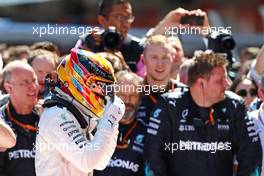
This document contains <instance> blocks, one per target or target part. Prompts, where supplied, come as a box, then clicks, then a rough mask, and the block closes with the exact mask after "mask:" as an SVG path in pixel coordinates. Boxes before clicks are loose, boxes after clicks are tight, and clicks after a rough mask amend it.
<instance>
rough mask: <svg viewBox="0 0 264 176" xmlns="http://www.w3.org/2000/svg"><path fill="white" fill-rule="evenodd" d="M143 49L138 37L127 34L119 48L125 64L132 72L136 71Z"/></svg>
mask: <svg viewBox="0 0 264 176" xmlns="http://www.w3.org/2000/svg"><path fill="white" fill-rule="evenodd" d="M143 50H144V47H143V46H142V45H140V40H139V38H137V37H135V36H132V35H130V34H128V35H127V37H126V38H125V40H124V43H123V45H122V46H121V48H120V51H121V53H122V55H123V56H124V59H125V61H126V64H127V65H128V66H129V67H130V69H131V70H132V71H133V72H136V71H137V67H136V66H137V63H138V61H139V60H140V55H141V54H142V53H143Z"/></svg>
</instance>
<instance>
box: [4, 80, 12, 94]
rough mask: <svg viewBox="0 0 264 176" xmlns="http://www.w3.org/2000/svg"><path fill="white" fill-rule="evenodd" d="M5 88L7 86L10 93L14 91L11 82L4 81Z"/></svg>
mask: <svg viewBox="0 0 264 176" xmlns="http://www.w3.org/2000/svg"><path fill="white" fill-rule="evenodd" d="M4 88H5V90H6V92H7V93H10V92H11V91H12V86H11V84H10V83H7V82H5V83H4Z"/></svg>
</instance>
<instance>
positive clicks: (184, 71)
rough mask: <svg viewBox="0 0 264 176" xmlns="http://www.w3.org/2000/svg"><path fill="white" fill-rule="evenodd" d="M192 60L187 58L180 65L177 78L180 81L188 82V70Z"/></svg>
mask: <svg viewBox="0 0 264 176" xmlns="http://www.w3.org/2000/svg"><path fill="white" fill-rule="evenodd" d="M192 62H193V60H192V59H187V60H185V61H184V62H183V63H182V64H181V66H180V69H179V78H180V82H181V83H183V84H188V71H189V67H190V65H191V64H192Z"/></svg>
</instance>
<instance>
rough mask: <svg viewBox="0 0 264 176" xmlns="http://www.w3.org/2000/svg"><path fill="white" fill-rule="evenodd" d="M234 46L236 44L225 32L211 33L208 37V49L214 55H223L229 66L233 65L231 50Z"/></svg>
mask: <svg viewBox="0 0 264 176" xmlns="http://www.w3.org/2000/svg"><path fill="white" fill-rule="evenodd" d="M235 46H236V42H235V40H234V38H233V36H232V35H231V34H229V33H228V32H227V31H225V30H221V31H213V32H211V33H210V34H209V36H208V49H211V50H213V51H214V52H215V53H224V54H226V55H227V59H228V61H229V62H230V64H232V63H234V59H233V55H232V52H231V50H233V49H234V48H235Z"/></svg>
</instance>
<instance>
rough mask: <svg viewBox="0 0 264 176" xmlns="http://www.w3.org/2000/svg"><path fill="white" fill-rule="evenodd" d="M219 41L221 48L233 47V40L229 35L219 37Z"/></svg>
mask: <svg viewBox="0 0 264 176" xmlns="http://www.w3.org/2000/svg"><path fill="white" fill-rule="evenodd" d="M220 43H221V44H222V45H223V48H225V49H227V50H232V49H234V47H235V41H234V39H233V38H232V37H230V36H224V37H223V38H222V39H221V42H220Z"/></svg>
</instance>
